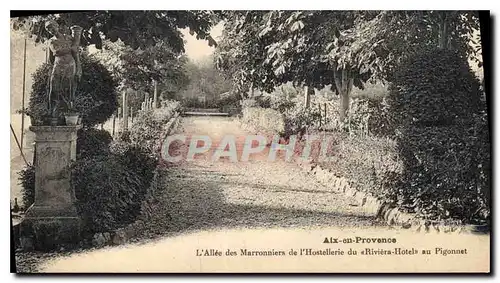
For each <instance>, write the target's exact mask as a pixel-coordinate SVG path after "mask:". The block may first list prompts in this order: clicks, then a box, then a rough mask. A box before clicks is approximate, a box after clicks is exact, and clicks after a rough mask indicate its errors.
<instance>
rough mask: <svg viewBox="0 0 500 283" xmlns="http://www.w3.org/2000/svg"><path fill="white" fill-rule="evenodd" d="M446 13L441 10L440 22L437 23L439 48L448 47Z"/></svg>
mask: <svg viewBox="0 0 500 283" xmlns="http://www.w3.org/2000/svg"><path fill="white" fill-rule="evenodd" d="M446 13H447V12H442V14H441V22H440V23H439V39H438V47H439V48H441V49H448V23H447V19H446Z"/></svg>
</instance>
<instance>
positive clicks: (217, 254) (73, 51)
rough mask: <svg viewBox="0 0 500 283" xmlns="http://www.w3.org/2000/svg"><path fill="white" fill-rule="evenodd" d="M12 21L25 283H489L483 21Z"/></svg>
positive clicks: (185, 16) (267, 13)
mask: <svg viewBox="0 0 500 283" xmlns="http://www.w3.org/2000/svg"><path fill="white" fill-rule="evenodd" d="M10 13H11V17H10V222H11V231H10V232H11V233H10V240H11V244H10V253H11V255H12V256H11V258H12V262H11V263H10V264H11V273H16V274H53V273H127V274H129V273H154V274H169V273H175V274H178V273H183V274H184V273H186V274H196V273H328V274H336V273H337V274H338V273H342V274H344V273H354V274H359V273H477V274H489V273H490V272H491V268H490V266H491V259H490V257H491V255H490V248H491V242H490V241H491V239H490V233H491V226H492V223H491V210H492V207H491V206H492V200H491V186H492V180H491V178H492V156H491V151H492V144H491V127H492V126H491V124H492V115H491V114H490V113H492V112H491V111H492V110H491V108H492V107H493V105H492V102H491V96H492V94H491V92H492V90H491V87H490V85H491V81H490V80H491V73H490V71H491V70H490V68H492V64H493V62H492V61H491V60H492V59H491V54H490V53H491V47H490V46H489V44H490V42H491V41H493V39H492V38H491V34H490V29H491V27H490V22H491V15H490V12H489V11H468V10H93V11H76V10H75V11H64V12H63V11H60V12H59V11H36V12H29V11H13V10H11V12H10ZM485 77H486V80H485Z"/></svg>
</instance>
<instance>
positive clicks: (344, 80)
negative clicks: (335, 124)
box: [334, 70, 354, 122]
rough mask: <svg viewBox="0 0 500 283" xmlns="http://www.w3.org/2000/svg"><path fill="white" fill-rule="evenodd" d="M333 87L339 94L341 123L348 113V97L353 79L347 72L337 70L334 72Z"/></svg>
mask: <svg viewBox="0 0 500 283" xmlns="http://www.w3.org/2000/svg"><path fill="white" fill-rule="evenodd" d="M334 79H335V87H336V88H337V91H338V92H339V94H340V98H341V100H340V116H339V118H340V121H341V122H343V121H344V120H345V117H346V116H347V111H349V96H350V94H351V90H352V85H353V82H354V79H353V78H352V77H351V75H350V74H349V72H348V71H346V70H338V71H335V72H334Z"/></svg>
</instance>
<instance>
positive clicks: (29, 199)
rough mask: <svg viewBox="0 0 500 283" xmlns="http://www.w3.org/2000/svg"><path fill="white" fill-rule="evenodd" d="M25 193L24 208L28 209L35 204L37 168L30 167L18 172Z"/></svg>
mask: <svg viewBox="0 0 500 283" xmlns="http://www.w3.org/2000/svg"><path fill="white" fill-rule="evenodd" d="M18 176H19V184H20V185H21V188H22V193H23V208H24V209H28V208H29V207H30V206H31V205H32V204H33V202H35V166H33V165H28V166H26V167H25V168H23V169H22V170H21V171H19V172H18Z"/></svg>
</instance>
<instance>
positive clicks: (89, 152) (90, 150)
mask: <svg viewBox="0 0 500 283" xmlns="http://www.w3.org/2000/svg"><path fill="white" fill-rule="evenodd" d="M112 141H113V137H111V134H110V133H109V132H108V131H106V130H100V129H95V128H83V129H80V130H78V138H77V140H76V155H77V159H80V158H84V157H89V156H93V155H106V154H107V153H108V152H109V144H110V143H111V142H112Z"/></svg>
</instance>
